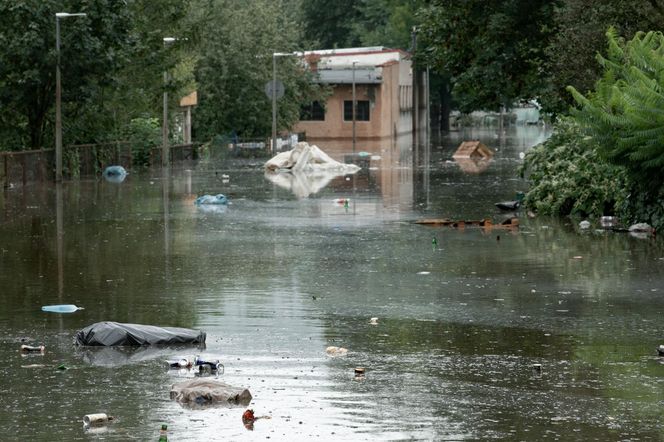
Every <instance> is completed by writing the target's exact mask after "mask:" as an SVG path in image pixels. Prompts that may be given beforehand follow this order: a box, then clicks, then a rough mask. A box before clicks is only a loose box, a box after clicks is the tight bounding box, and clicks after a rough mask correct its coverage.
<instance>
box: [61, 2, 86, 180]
mask: <svg viewBox="0 0 664 442" xmlns="http://www.w3.org/2000/svg"><path fill="white" fill-rule="evenodd" d="M86 15H87V14H85V13H83V12H78V13H74V14H71V13H69V12H56V14H55V55H56V64H55V181H57V182H61V181H62V108H61V105H60V99H61V95H62V90H61V86H60V19H61V18H66V17H84V16H86Z"/></svg>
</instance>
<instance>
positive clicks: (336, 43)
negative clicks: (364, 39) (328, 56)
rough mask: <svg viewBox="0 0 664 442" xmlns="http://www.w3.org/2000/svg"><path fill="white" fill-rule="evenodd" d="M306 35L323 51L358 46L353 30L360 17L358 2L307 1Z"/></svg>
mask: <svg viewBox="0 0 664 442" xmlns="http://www.w3.org/2000/svg"><path fill="white" fill-rule="evenodd" d="M302 11H303V14H302V15H303V27H304V35H305V36H306V38H307V39H308V40H309V41H311V42H312V43H314V44H317V45H319V47H320V48H322V49H333V48H348V47H354V46H358V45H359V44H360V39H359V38H358V36H357V35H356V33H355V32H353V28H354V26H355V24H356V23H357V21H358V19H359V17H360V10H359V9H358V2H357V1H356V0H337V1H335V2H334V3H333V4H331V3H330V2H329V1H328V0H305V1H303V2H302Z"/></svg>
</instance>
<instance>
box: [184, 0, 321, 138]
mask: <svg viewBox="0 0 664 442" xmlns="http://www.w3.org/2000/svg"><path fill="white" fill-rule="evenodd" d="M210 3H211V4H212V7H211V8H207V9H206V10H205V11H201V12H204V14H202V15H200V16H199V17H197V18H196V20H197V27H198V29H199V30H200V33H201V35H200V39H201V42H202V43H201V56H200V60H199V62H198V64H197V66H196V80H197V82H198V84H199V101H200V102H199V105H198V108H197V110H196V120H195V127H196V134H197V137H198V138H199V139H211V138H213V137H214V136H216V135H220V134H230V133H232V132H235V133H236V134H238V135H239V136H241V137H263V136H266V135H268V134H269V133H270V132H271V127H272V111H271V109H272V105H271V103H272V102H271V100H270V98H269V97H267V96H266V94H265V92H264V88H265V84H266V83H267V82H268V81H270V80H272V54H273V52H293V51H295V50H298V49H300V48H299V47H298V42H299V41H300V34H299V27H298V26H297V25H296V23H295V22H294V20H293V19H292V17H291V15H290V12H289V11H288V10H287V9H286V8H284V7H283V5H282V2H281V1H273V0H254V1H251V2H247V3H240V4H238V3H237V2H234V1H232V0H213V1H211V2H210ZM277 76H278V78H279V80H280V81H282V82H283V83H284V85H285V91H286V95H285V96H284V97H283V98H282V99H281V100H279V112H278V127H279V128H284V127H289V126H290V125H291V124H292V123H294V122H296V121H297V120H298V119H299V114H300V106H301V105H302V104H304V103H309V102H311V101H312V100H315V99H316V98H319V97H322V95H321V94H320V92H321V90H320V88H319V87H318V86H316V85H315V84H313V83H312V82H311V81H310V79H311V78H310V76H308V75H307V72H306V71H305V70H304V67H303V66H302V64H301V63H300V62H299V60H298V58H297V57H279V58H277Z"/></svg>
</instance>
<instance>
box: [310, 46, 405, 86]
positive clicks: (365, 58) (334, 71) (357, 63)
mask: <svg viewBox="0 0 664 442" xmlns="http://www.w3.org/2000/svg"><path fill="white" fill-rule="evenodd" d="M303 58H304V60H305V61H306V62H307V63H308V65H309V67H310V68H311V70H312V71H316V72H317V73H318V81H319V82H320V83H328V84H351V83H353V75H354V76H355V83H357V84H380V83H381V82H382V81H383V72H382V66H385V65H389V64H393V63H398V62H400V61H402V60H405V59H408V58H410V54H408V53H407V52H405V51H402V50H400V49H390V48H385V47H383V46H371V47H363V48H345V49H322V50H316V51H305V52H304V54H303Z"/></svg>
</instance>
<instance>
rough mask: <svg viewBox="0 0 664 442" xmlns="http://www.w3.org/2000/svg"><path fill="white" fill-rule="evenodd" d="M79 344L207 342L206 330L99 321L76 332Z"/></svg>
mask: <svg viewBox="0 0 664 442" xmlns="http://www.w3.org/2000/svg"><path fill="white" fill-rule="evenodd" d="M76 344H77V345H91V346H113V345H173V344H205V332H204V331H201V330H192V329H189V328H180V327H157V326H155V325H142V324H122V323H119V322H111V321H104V322H97V323H95V324H92V325H89V326H87V327H85V328H84V329H82V330H79V331H78V332H77V333H76Z"/></svg>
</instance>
